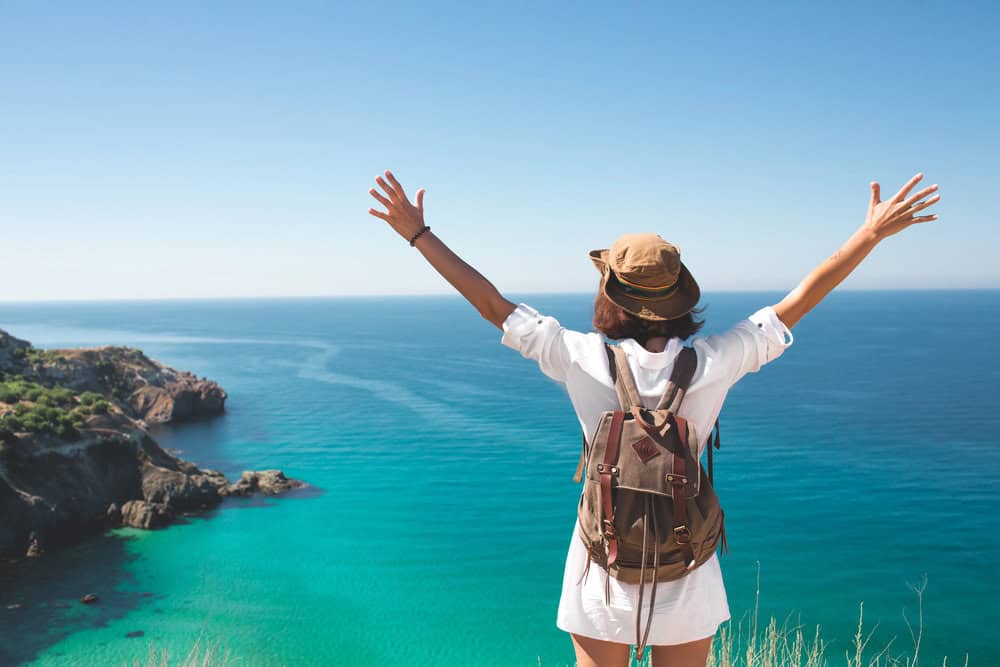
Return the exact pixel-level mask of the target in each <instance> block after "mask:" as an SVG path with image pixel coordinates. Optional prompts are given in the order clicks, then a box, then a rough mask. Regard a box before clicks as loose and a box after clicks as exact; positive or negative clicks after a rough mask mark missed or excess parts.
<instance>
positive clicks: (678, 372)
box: [656, 346, 698, 414]
mask: <svg viewBox="0 0 1000 667" xmlns="http://www.w3.org/2000/svg"><path fill="white" fill-rule="evenodd" d="M697 368H698V354H697V353H696V352H695V350H694V348H693V347H690V346H684V347H682V348H681V351H680V352H678V353H677V358H676V359H674V369H673V371H672V372H671V373H670V381H669V382H667V389H666V391H664V392H663V398H661V399H660V402H659V403H657V405H656V409H657V410H662V409H663V408H668V409H669V410H670V411H671V412H672V413H674V414H677V410H678V409H679V408H680V407H681V401H683V400H684V393H685V392H686V391H687V389H688V387H689V386H691V379H692V378H693V377H694V372H695V370H696V369H697Z"/></svg>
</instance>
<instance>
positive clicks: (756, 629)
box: [124, 563, 969, 667]
mask: <svg viewBox="0 0 1000 667" xmlns="http://www.w3.org/2000/svg"><path fill="white" fill-rule="evenodd" d="M926 586H927V580H926V578H925V579H924V580H922V581H921V582H920V584H919V585H916V586H912V585H911V589H912V590H913V592H914V594H915V595H916V597H917V610H918V611H917V619H916V625H915V626H914V624H913V623H912V622H911V621H910V619H909V618H908V617H907V616H906V612H905V611H904V612H903V619H904V620H905V622H906V627H907V629H908V630H909V634H910V647H909V649H907V650H906V651H905V652H903V653H898V652H896V651H895V650H894V647H893V645H894V643H895V641H896V638H895V637H894V638H892V639H890V640H889V641H888V642H885V643H884V644H882V645H881V648H879V649H878V650H876V649H875V648H874V647H873V646H872V641H873V639H874V637H875V632H876V630H878V624H876V625H875V626H873V627H872V628H870V629H869V628H865V625H864V611H865V608H864V603H861V604H860V605H859V610H858V629H857V632H856V633H855V635H854V639H853V640H852V642H851V646H850V648H849V649H847V650H846V651H845V652H844V662H843V663H841V661H840V659H839V658H837V659H833V658H830V657H828V656H827V654H826V643H825V642H824V641H823V638H822V633H821V631H820V627H819V626H818V625H817V626H816V627H815V628H814V629H811V630H807V629H806V628H804V627H803V626H802V624H800V623H793V622H792V621H791V619H786V620H785V621H784V622H783V623H781V624H780V625H779V624H778V621H777V619H775V618H774V617H773V616H772V617H771V619H770V620H769V621H768V622H767V624H766V625H764V626H761V625H760V623H759V618H760V564H759V563H758V566H757V589H756V595H755V601H754V608H753V611H752V612H748V613H747V614H745V615H744V616H743V618H741V619H740V620H739V621H738V622H736V623H728V624H726V625H725V626H724V627H722V628H721V629H720V630H719V634H718V635H716V637H715V641H714V642H713V645H712V653H711V655H709V658H708V663H707V664H706V667H834V666H835V665H841V664H843V665H846V667H920V648H921V642H922V641H923V633H924V589H925V587H926ZM229 662H230V655H229V652H228V651H225V652H224V653H223V652H222V650H221V648H220V646H219V643H218V642H205V641H204V639H203V638H198V640H197V641H195V644H194V646H193V647H192V648H191V650H190V651H189V652H188V654H187V655H186V656H185V657H184V658H183V659H181V660H180V661H179V662H177V661H171V659H170V656H169V655H168V653H167V650H166V649H161V650H160V651H159V652H157V650H156V649H155V648H154V647H152V646H150V647H149V656H148V658H147V661H146V662H145V665H144V664H143V663H142V662H141V661H140V660H135V661H134V662H133V663H132V665H131V666H130V665H129V664H128V663H126V664H125V666H124V667H224V666H225V665H228V664H229ZM538 664H539V665H541V659H539V663H538ZM962 664H963V666H964V667H969V656H968V655H966V656H965V661H964V663H962ZM632 665H633V667H650V661H649V653H648V652H647V657H646V659H645V660H642V661H636V660H634V659H633V660H632ZM934 667H936V666H934ZM941 667H948V659H947V658H945V659H944V662H943V663H942V665H941Z"/></svg>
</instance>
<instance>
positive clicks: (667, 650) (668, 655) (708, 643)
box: [578, 637, 712, 667]
mask: <svg viewBox="0 0 1000 667" xmlns="http://www.w3.org/2000/svg"><path fill="white" fill-rule="evenodd" d="M711 648H712V638H711V637H705V638H704V639H698V640H696V641H693V642H688V643H686V644H673V645H671V646H654V647H653V667H705V663H706V662H707V661H708V652H709V651H710V650H711ZM578 655H579V654H578Z"/></svg>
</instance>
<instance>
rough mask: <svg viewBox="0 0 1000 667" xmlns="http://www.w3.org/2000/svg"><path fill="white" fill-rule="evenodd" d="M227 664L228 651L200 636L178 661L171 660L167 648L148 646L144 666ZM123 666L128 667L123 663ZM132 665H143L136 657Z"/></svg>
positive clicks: (140, 666) (217, 665) (166, 666)
mask: <svg viewBox="0 0 1000 667" xmlns="http://www.w3.org/2000/svg"><path fill="white" fill-rule="evenodd" d="M228 664H229V651H225V652H224V653H223V652H222V649H221V648H220V646H219V643H218V642H206V641H204V639H203V638H202V637H199V638H198V639H197V640H195V643H194V646H192V647H191V650H189V651H188V653H187V655H186V656H184V658H182V659H181V660H180V661H179V662H178V661H172V660H171V659H170V655H169V653H168V652H167V649H165V648H164V649H160V650H159V651H157V650H156V648H155V647H153V646H150V647H149V655H148V656H147V658H146V662H145V667H225V666H226V665H228ZM125 667H129V664H128V663H125ZM132 667H144V665H143V662H142V661H140V660H138V659H136V660H134V661H133V662H132Z"/></svg>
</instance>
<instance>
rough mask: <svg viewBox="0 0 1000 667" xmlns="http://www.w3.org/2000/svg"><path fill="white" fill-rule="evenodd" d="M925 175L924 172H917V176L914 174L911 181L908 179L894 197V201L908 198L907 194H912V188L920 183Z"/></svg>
mask: <svg viewBox="0 0 1000 667" xmlns="http://www.w3.org/2000/svg"><path fill="white" fill-rule="evenodd" d="M923 177H924V175H923V174H917V175H916V176H914V177H913V178H911V179H910V180H909V181H907V182H906V185H904V186H903V187H902V188H900V190H899V192H897V193H896V196H895V197H893V198H892V201H894V202H895V201H903V200H904V199H905V198H906V195H908V194H910V190H912V189H913V186H914V185H916V184H917V183H919V182H920V179H921V178H923Z"/></svg>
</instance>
